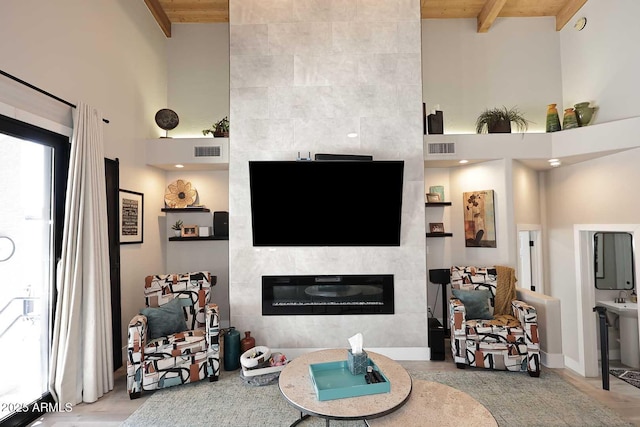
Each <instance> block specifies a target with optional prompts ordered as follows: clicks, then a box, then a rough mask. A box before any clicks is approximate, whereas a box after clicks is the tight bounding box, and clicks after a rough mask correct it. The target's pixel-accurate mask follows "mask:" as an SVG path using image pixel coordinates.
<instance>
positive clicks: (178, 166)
mask: <svg viewBox="0 0 640 427" xmlns="http://www.w3.org/2000/svg"><path fill="white" fill-rule="evenodd" d="M176 167H177V168H178V169H180V168H183V167H184V165H176Z"/></svg>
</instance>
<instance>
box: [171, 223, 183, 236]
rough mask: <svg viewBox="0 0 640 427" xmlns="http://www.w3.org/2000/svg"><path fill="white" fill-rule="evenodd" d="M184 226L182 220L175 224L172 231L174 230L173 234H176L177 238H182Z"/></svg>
mask: <svg viewBox="0 0 640 427" xmlns="http://www.w3.org/2000/svg"><path fill="white" fill-rule="evenodd" d="M182 225H183V222H182V220H181V219H179V220H177V221H176V223H175V224H173V225H172V226H171V229H172V230H173V234H175V235H176V237H180V234H182Z"/></svg>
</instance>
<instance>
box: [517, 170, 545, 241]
mask: <svg viewBox="0 0 640 427" xmlns="http://www.w3.org/2000/svg"><path fill="white" fill-rule="evenodd" d="M538 174H539V172H537V171H535V170H533V169H531V168H530V167H528V166H526V165H525V164H523V163H522V162H518V161H514V162H513V198H512V203H513V215H514V222H515V224H516V225H517V224H541V222H542V218H541V214H540V187H539V179H538ZM513 237H514V238H515V236H513Z"/></svg>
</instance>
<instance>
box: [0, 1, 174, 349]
mask: <svg viewBox="0 0 640 427" xmlns="http://www.w3.org/2000/svg"><path fill="white" fill-rule="evenodd" d="M0 40H3V42H2V43H0V57H2V64H1V65H0V68H2V69H3V70H5V71H7V72H8V73H10V74H13V75H15V76H17V77H19V78H21V79H23V80H26V81H28V82H30V83H32V84H34V85H36V86H39V87H41V88H43V89H45V90H47V91H49V92H52V93H53V94H55V95H57V96H59V97H61V98H64V99H66V100H68V101H71V102H78V101H85V102H87V103H88V104H90V105H93V106H94V107H97V108H99V109H101V110H102V112H103V115H104V117H106V118H107V119H109V120H110V123H109V124H107V125H105V126H104V141H105V155H106V156H107V157H110V158H114V157H118V158H119V159H120V187H121V188H124V189H128V190H134V191H139V192H142V193H144V195H145V198H144V201H145V206H144V208H145V209H144V211H145V214H144V221H145V233H144V243H143V244H140V245H123V246H121V269H122V325H123V330H122V331H123V336H122V339H123V346H124V345H126V339H127V334H126V326H127V324H128V323H129V320H130V319H131V318H132V317H133V315H134V314H135V313H137V312H138V310H139V309H140V308H141V307H143V306H144V294H143V284H144V277H145V276H146V275H147V274H152V273H155V272H158V271H161V270H162V269H163V245H164V242H163V241H162V240H161V238H160V234H159V233H158V232H157V229H156V228H155V227H154V223H155V221H156V219H157V216H158V215H157V213H158V212H159V211H160V208H161V207H162V197H163V188H164V174H162V173H161V172H159V171H158V170H156V169H154V168H149V167H146V166H145V163H144V145H143V143H142V139H144V138H148V137H149V136H150V135H152V134H153V132H155V129H157V128H156V126H155V123H154V120H153V117H154V114H155V112H156V111H157V110H158V109H160V108H162V107H163V106H164V105H165V104H166V85H167V72H166V66H165V39H164V36H163V34H162V32H161V31H160V30H159V28H158V26H157V24H156V23H155V20H154V19H153V17H152V16H151V14H150V13H149V11H148V9H147V8H146V6H145V5H144V2H131V1H125V0H117V1H113V0H93V1H92V2H91V3H90V4H89V3H87V2H86V1H84V0H65V1H56V2H42V1H38V0H5V1H2V3H1V4H0Z"/></svg>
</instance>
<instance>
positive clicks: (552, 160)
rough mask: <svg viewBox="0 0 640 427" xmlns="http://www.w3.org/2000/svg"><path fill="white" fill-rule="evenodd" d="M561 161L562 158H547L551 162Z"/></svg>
mask: <svg viewBox="0 0 640 427" xmlns="http://www.w3.org/2000/svg"><path fill="white" fill-rule="evenodd" d="M559 161H560V159H549V160H547V162H549V163H551V162H559Z"/></svg>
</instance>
